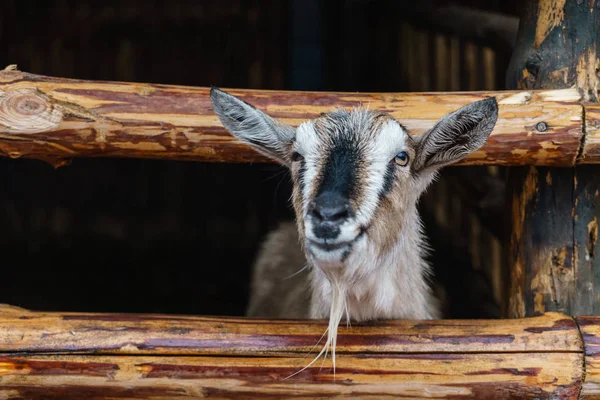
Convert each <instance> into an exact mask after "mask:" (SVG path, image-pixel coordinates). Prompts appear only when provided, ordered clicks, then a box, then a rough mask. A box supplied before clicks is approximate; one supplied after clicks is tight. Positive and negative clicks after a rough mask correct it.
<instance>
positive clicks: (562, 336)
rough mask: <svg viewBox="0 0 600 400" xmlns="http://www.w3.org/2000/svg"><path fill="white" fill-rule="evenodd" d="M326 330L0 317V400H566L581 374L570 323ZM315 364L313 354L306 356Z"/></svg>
mask: <svg viewBox="0 0 600 400" xmlns="http://www.w3.org/2000/svg"><path fill="white" fill-rule="evenodd" d="M325 328H326V323H325V322H324V321H293V320H276V321H267V320H259V319H247V318H215V317H212V318H203V317H192V316H173V315H171V316H160V315H136V314H82V313H38V312H29V311H26V310H21V309H16V308H2V307H0V398H27V399H83V398H85V399H90V398H92V399H104V398H122V397H126V398H131V399H151V398H200V397H209V398H211V397H212V398H236V397H242V398H248V397H294V398H315V397H320V396H321V397H323V396H327V397H339V398H347V397H350V398H398V397H411V398H415V397H417V398H419V397H430V398H431V397H433V398H495V399H502V398H538V399H540V398H561V399H575V398H577V397H578V394H579V392H580V389H581V386H582V382H583V377H584V371H583V365H584V358H583V357H584V354H583V342H582V339H581V336H580V334H579V331H578V328H577V326H576V324H575V321H574V320H573V319H572V318H569V317H567V316H565V315H562V314H553V313H549V314H547V315H544V316H541V317H535V318H526V319H521V320H462V321H461V320H442V321H384V322H381V323H378V324H376V325H375V324H371V325H370V324H362V325H357V326H352V327H350V328H341V329H340V336H339V339H338V348H337V352H338V357H337V365H336V374H335V376H334V375H333V373H332V371H331V368H330V367H331V364H330V360H329V359H328V360H327V361H326V362H325V363H324V364H322V363H321V362H320V361H319V362H317V363H316V364H315V365H314V366H313V367H311V368H308V369H306V370H305V371H303V372H301V373H299V374H297V375H295V376H293V377H291V378H289V379H285V378H286V377H288V376H289V375H291V374H293V373H295V372H297V371H298V370H300V369H301V368H302V367H304V366H305V365H306V364H307V363H308V362H309V361H310V360H311V359H312V356H314V355H315V349H317V347H313V346H314V345H315V344H316V342H317V341H318V340H319V338H320V337H321V335H322V333H323V331H324V329H325ZM311 350H312V352H311V353H310V354H309V351H311Z"/></svg>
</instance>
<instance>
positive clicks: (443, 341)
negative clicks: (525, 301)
mask: <svg viewBox="0 0 600 400" xmlns="http://www.w3.org/2000/svg"><path fill="white" fill-rule="evenodd" d="M2 310H3V308H1V307H0V353H2V352H33V353H44V352H52V353H59V352H68V353H90V352H91V353H94V354H100V353H113V354H154V355H156V354H196V355H213V354H218V355H253V356H257V355H264V354H292V353H302V354H306V353H307V352H309V351H311V350H313V349H314V348H315V345H316V344H317V342H318V341H319V339H320V338H321V336H322V335H323V332H324V331H325V329H326V328H327V323H326V321H291V320H290V321H287V320H275V321H273V320H260V319H246V318H231V317H228V318H209V317H193V316H174V315H147V314H141V315H137V314H82V313H40V312H29V311H25V310H21V309H16V310H15V309H11V308H6V309H4V311H2ZM581 348H582V344H581V340H580V337H579V332H578V330H577V327H576V325H575V323H574V321H573V320H572V319H571V318H570V317H567V316H565V315H562V314H555V313H548V314H546V315H544V316H540V317H535V318H525V319H521V320H517V321H512V320H504V321H502V320H501V321H499V320H477V321H474V320H439V321H381V322H378V323H377V324H376V325H370V324H362V325H354V324H353V326H351V327H350V328H347V327H340V332H339V334H338V344H337V347H336V352H337V353H340V354H341V353H403V352H411V353H430V352H444V353H452V352H504V351H523V352H529V351H540V352H544V351H550V352H551V351H579V350H581Z"/></svg>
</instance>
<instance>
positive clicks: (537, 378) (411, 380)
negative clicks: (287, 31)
mask: <svg viewBox="0 0 600 400" xmlns="http://www.w3.org/2000/svg"><path fill="white" fill-rule="evenodd" d="M306 363H307V358H301V357H291V358H286V357H282V358H271V357H265V358H260V359H256V358H235V357H143V356H128V357H123V356H67V355H57V356H37V355H31V356H11V355H5V356H0V398H27V399H32V400H35V399H45V400H48V399H61V400H63V399H86V400H87V399H90V398H91V399H100V398H102V399H103V398H128V399H166V398H169V399H172V398H206V397H208V398H238V397H242V398H262V397H271V398H272V397H279V398H281V397H283V398H300V399H310V398H321V397H331V398H361V399H363V398H377V399H382V398H398V397H409V398H424V397H427V398H453V399H456V398H478V399H482V398H493V399H515V398H535V399H550V398H552V399H558V398H560V399H576V398H577V397H578V393H579V390H580V387H581V378H582V376H583V371H582V354H580V353H505V354H427V355H424V354H403V355H399V354H397V355H393V354H390V355H362V356H360V357H353V356H349V355H345V356H339V357H338V358H337V367H336V374H335V376H334V374H333V373H332V371H331V370H330V368H329V365H328V363H326V364H325V365H324V366H323V367H321V366H320V365H316V366H313V367H311V368H308V369H306V370H304V371H303V372H300V373H299V374H297V375H295V376H293V377H291V378H289V379H285V378H286V377H288V376H290V375H292V374H293V373H295V372H297V371H299V370H300V369H301V368H302V367H304V366H305V365H306Z"/></svg>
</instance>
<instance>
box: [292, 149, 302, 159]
mask: <svg viewBox="0 0 600 400" xmlns="http://www.w3.org/2000/svg"><path fill="white" fill-rule="evenodd" d="M303 159H304V157H302V155H301V154H300V153H298V152H297V151H295V152H294V153H293V154H292V162H296V161H302V160H303Z"/></svg>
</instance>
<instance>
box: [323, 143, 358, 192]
mask: <svg viewBox="0 0 600 400" xmlns="http://www.w3.org/2000/svg"><path fill="white" fill-rule="evenodd" d="M340 139H342V140H339V141H338V142H336V144H335V147H334V148H333V149H331V151H330V153H329V155H328V157H327V160H326V161H325V166H324V168H323V174H322V180H321V182H320V185H319V190H318V193H319V194H320V193H323V192H326V191H332V192H335V193H340V194H341V195H342V196H343V197H345V198H350V196H351V195H352V194H353V193H354V191H355V188H356V174H357V170H358V164H359V161H360V154H359V149H358V148H357V146H356V143H352V141H351V138H343V137H341V138H340Z"/></svg>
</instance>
